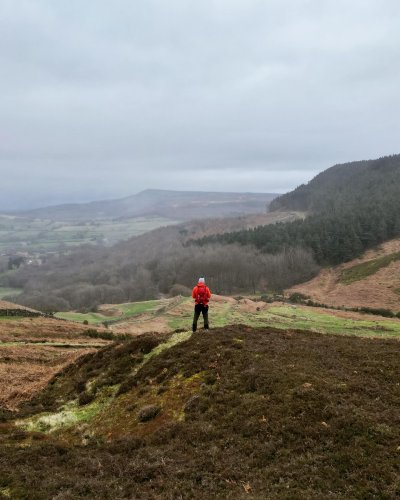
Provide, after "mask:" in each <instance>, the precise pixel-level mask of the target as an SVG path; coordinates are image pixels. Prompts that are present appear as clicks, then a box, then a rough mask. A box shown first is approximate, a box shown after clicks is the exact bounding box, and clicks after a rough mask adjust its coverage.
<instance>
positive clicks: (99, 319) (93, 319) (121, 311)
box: [56, 300, 162, 325]
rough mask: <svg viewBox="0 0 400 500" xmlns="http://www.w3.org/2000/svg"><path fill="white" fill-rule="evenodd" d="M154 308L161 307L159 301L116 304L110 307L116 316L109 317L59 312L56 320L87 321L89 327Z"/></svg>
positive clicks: (100, 314)
mask: <svg viewBox="0 0 400 500" xmlns="http://www.w3.org/2000/svg"><path fill="white" fill-rule="evenodd" d="M156 307H162V302H161V301H159V300H147V301H143V302H131V303H126V304H117V305H113V306H110V308H112V309H114V310H115V311H116V312H117V314H115V315H113V316H109V315H106V314H102V313H101V312H98V313H78V312H59V313H57V314H56V317H57V318H61V319H66V320H69V321H77V322H80V323H83V321H87V322H88V323H89V324H91V325H99V324H101V323H104V322H107V321H123V320H127V319H129V318H133V317H135V316H138V315H140V314H142V313H144V312H149V311H153V310H154V309H155V308H156Z"/></svg>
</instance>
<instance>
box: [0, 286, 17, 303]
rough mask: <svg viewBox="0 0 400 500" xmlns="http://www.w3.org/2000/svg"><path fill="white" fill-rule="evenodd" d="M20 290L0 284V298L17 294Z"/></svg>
mask: <svg viewBox="0 0 400 500" xmlns="http://www.w3.org/2000/svg"><path fill="white" fill-rule="evenodd" d="M21 292H22V290H21V289H20V288H7V287H3V286H0V300H1V299H4V297H12V296H14V295H19V294H20V293H21Z"/></svg>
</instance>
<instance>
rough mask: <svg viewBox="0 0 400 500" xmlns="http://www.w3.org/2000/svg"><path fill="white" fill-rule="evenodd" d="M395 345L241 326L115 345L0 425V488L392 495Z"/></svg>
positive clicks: (396, 436) (176, 494) (58, 492)
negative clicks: (15, 417) (17, 417)
mask: <svg viewBox="0 0 400 500" xmlns="http://www.w3.org/2000/svg"><path fill="white" fill-rule="evenodd" d="M399 349H400V344H399V342H398V341H397V340H377V339H365V338H363V339H360V338H354V337H347V336H333V335H322V334H317V333H312V332H306V331H295V330H287V331H281V330H275V329H272V328H260V329H253V328H250V327H246V326H241V325H238V326H232V327H226V328H220V329H215V330H212V331H210V332H208V333H205V332H198V333H195V334H193V335H191V334H190V333H189V332H186V333H182V334H174V335H173V336H169V335H151V334H148V335H143V336H139V337H137V338H135V339H134V340H133V341H129V342H125V343H120V344H116V345H113V346H108V347H106V348H104V349H101V350H99V351H97V352H96V353H93V354H90V355H87V356H86V357H84V358H80V360H78V361H77V362H76V363H74V365H72V366H71V367H70V368H68V369H67V370H65V371H64V372H63V373H62V374H60V375H59V376H58V377H56V378H54V379H53V381H52V383H51V384H50V385H49V386H48V387H47V388H46V389H45V390H44V391H43V392H42V393H40V394H39V395H37V396H36V398H34V399H33V400H32V401H31V402H30V403H29V404H26V405H25V406H24V407H23V408H22V409H21V410H20V413H19V420H18V421H15V420H10V419H8V421H7V422H6V423H4V424H3V426H2V428H1V432H0V442H1V444H2V445H1V446H0V471H1V472H0V491H1V488H3V489H7V493H8V494H9V496H11V497H16V498H20V497H21V498H53V497H57V498H78V497H81V496H86V497H89V498H94V497H96V496H97V497H99V498H166V499H169V498H170V499H172V498H235V499H236V498H343V499H344V498H366V497H370V498H373V497H380V498H382V497H385V498H394V497H396V496H397V495H399V494H400V489H399V482H398V460H399V446H400V386H399V384H398V373H399V369H400V357H399ZM33 492H34V493H33Z"/></svg>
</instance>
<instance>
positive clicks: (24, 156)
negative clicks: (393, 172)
mask: <svg viewBox="0 0 400 500" xmlns="http://www.w3.org/2000/svg"><path fill="white" fill-rule="evenodd" d="M0 9H1V10H0V30H1V32H2V40H1V43H0V60H1V66H2V78H1V80H0V96H1V97H0V111H1V113H0V139H1V141H0V172H1V174H2V179H4V183H3V189H5V188H6V189H7V194H6V195H5V196H4V197H3V199H2V201H1V207H0V208H1V209H6V208H17V207H18V206H22V205H32V204H33V205H36V206H37V205H42V204H48V203H58V202H65V201H69V200H70V201H85V200H90V199H96V198H99V197H102V198H111V197H118V196H124V195H128V194H132V193H134V192H137V191H140V190H142V189H146V188H153V187H157V188H167V189H199V190H224V191H242V190H247V191H266V192H282V191H286V190H289V189H292V188H294V187H295V186H296V185H298V184H300V183H302V182H306V181H307V180H309V179H310V178H311V177H312V176H313V175H315V174H316V173H317V172H319V171H321V170H323V169H325V168H327V167H329V166H330V165H332V164H334V163H337V162H342V161H349V160H356V159H365V158H374V157H379V156H382V155H385V154H391V153H396V152H399V151H398V137H399V125H398V115H399V110H400V96H399V93H398V89H399V88H400V70H399V69H398V65H397V60H398V59H399V56H400V34H399V30H398V25H399V20H400V4H399V3H398V2H396V1H395V0H383V1H382V2H375V1H372V0H371V1H369V0H356V1H353V2H351V3H349V2H345V1H344V0H341V1H340V0H339V1H331V0H328V1H327V2H318V1H317V0H299V1H295V0H291V1H289V0H280V1H277V0H274V1H269V2H261V1H256V0H248V1H246V2H244V1H229V2H228V1H217V0H214V1H211V0H205V1H204V2H201V3H193V2H184V1H183V0H181V1H178V0H171V1H170V2H162V1H161V0H159V1H155V0H149V1H146V2H133V3H132V2H129V1H128V0H118V1H116V2H113V3H112V4H110V3H109V2H106V1H102V0H96V1H94V0H92V1H87V2H83V3H82V2H78V1H77V0H69V1H66V0H60V1H59V2H52V1H50V0H38V1H36V2H31V1H28V0H25V1H24V0H22V1H21V2H18V4H16V3H15V2H14V1H12V0H5V1H3V2H2V6H1V8H0Z"/></svg>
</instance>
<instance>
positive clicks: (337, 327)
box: [56, 297, 400, 338]
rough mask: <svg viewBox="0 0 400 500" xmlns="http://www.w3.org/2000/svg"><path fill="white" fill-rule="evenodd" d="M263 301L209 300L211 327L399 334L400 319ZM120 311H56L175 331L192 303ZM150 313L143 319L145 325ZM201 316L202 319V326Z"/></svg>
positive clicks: (95, 321) (186, 325)
mask: <svg viewBox="0 0 400 500" xmlns="http://www.w3.org/2000/svg"><path fill="white" fill-rule="evenodd" d="M257 304H260V307H259V310H258V311H257V310H254V311H251V312H249V311H246V307H243V304H241V302H240V301H239V302H237V301H232V300H231V299H229V300H228V299H227V300H226V301H218V302H215V303H213V302H212V301H211V303H210V310H209V318H210V325H211V327H214V328H216V327H223V326H227V325H238V324H243V325H248V326H252V327H267V326H271V327H274V328H279V329H283V330H286V329H296V330H310V331H314V332H320V333H325V334H335V335H355V336H363V337H380V338H382V337H388V338H389V337H400V320H398V319H391V318H383V317H381V316H376V315H370V314H363V315H361V314H360V315H354V317H353V316H352V317H341V316H339V315H338V313H335V312H333V311H326V312H322V310H321V309H320V308H313V307H307V306H297V305H296V306H295V305H290V304H282V305H280V304H271V305H266V304H264V303H260V302H258V303H257ZM111 307H113V308H115V309H117V310H118V311H120V313H121V314H119V315H118V316H107V315H104V314H101V313H87V314H81V313H76V312H66V313H57V314H56V316H57V317H59V318H63V319H67V320H71V321H77V322H83V321H84V320H86V321H87V322H88V323H89V324H92V325H99V324H101V323H103V322H109V323H110V324H111V328H112V323H114V322H124V321H128V320H129V319H133V318H136V319H135V324H137V323H138V322H140V321H141V318H140V314H142V313H150V317H151V318H153V319H154V318H156V319H157V318H158V319H159V320H160V324H164V325H167V327H168V328H169V329H170V330H171V331H173V330H177V329H184V330H188V329H190V328H191V324H192V315H193V304H192V299H190V298H187V297H182V298H180V299H179V298H176V297H175V298H173V299H162V300H151V301H146V302H133V303H127V304H119V305H115V306H111ZM148 317H149V314H147V315H146V317H144V318H143V322H144V323H143V324H144V326H145V324H146V323H145V321H146V320H147V319H148ZM201 326H202V319H201V318H200V320H199V328H201Z"/></svg>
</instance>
